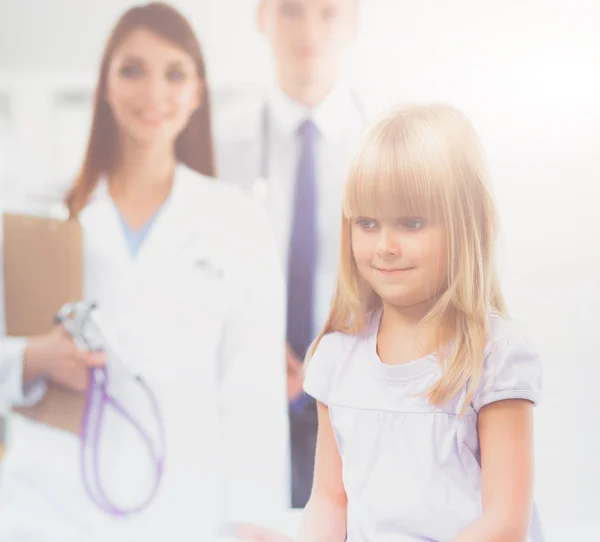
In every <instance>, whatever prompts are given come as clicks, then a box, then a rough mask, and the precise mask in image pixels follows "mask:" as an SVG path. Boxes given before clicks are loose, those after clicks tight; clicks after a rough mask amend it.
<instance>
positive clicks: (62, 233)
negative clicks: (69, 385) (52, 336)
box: [2, 213, 85, 434]
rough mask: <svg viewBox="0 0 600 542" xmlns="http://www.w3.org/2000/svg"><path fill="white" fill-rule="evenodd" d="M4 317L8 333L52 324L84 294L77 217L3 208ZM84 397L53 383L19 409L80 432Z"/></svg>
mask: <svg viewBox="0 0 600 542" xmlns="http://www.w3.org/2000/svg"><path fill="white" fill-rule="evenodd" d="M2 220H3V232H4V234H3V243H2V247H3V268H4V269H3V276H4V284H3V287H4V317H5V326H6V334H7V336H14V337H30V336H34V335H39V334H42V333H46V332H48V331H50V330H51V329H52V327H53V326H54V325H55V324H54V316H55V315H56V313H57V312H58V311H59V309H60V308H61V307H62V306H63V305H64V304H65V303H71V302H76V301H80V300H81V299H82V298H83V241H82V239H83V236H82V231H81V226H80V224H79V222H78V221H76V220H61V219H55V218H42V217H37V216H31V215H21V214H14V213H4V214H3V217H2ZM84 406H85V396H84V394H82V393H76V392H73V391H70V390H68V389H66V388H63V387H60V386H57V385H55V384H53V383H51V382H50V383H49V384H48V391H47V393H46V395H45V396H44V398H43V399H42V400H41V401H40V402H39V403H38V404H36V405H34V406H32V407H25V408H24V407H19V408H14V411H15V412H18V413H19V414H22V415H24V416H27V417H28V418H31V419H33V420H35V421H37V422H39V423H42V424H46V425H51V426H53V427H56V428H59V429H63V430H67V431H70V432H72V433H76V434H78V433H79V431H80V426H81V420H82V417H83V411H84Z"/></svg>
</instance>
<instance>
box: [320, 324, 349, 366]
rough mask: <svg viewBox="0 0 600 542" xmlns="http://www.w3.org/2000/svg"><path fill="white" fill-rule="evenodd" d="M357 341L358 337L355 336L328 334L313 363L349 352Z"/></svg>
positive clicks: (341, 333) (323, 339)
mask: <svg viewBox="0 0 600 542" xmlns="http://www.w3.org/2000/svg"><path fill="white" fill-rule="evenodd" d="M355 340H356V337H355V336H354V335H350V334H348V333H343V332H342V331H332V332H330V333H326V334H325V335H323V337H322V338H321V340H320V341H319V344H318V345H317V348H316V349H315V352H314V354H313V356H312V358H311V361H312V360H314V359H318V358H322V357H329V356H331V355H338V354H341V353H343V352H345V351H347V349H348V348H350V347H351V345H352V344H353V343H354V341H355Z"/></svg>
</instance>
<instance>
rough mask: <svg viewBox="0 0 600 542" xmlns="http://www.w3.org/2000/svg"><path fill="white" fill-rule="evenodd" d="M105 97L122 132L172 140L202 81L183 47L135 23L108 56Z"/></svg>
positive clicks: (152, 140)
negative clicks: (109, 56) (135, 27)
mask: <svg viewBox="0 0 600 542" xmlns="http://www.w3.org/2000/svg"><path fill="white" fill-rule="evenodd" d="M106 101H107V102H108V104H109V105H110V108H111V110H112V113H113V115H114V118H115V121H116V123H117V126H118V130H119V133H120V135H121V136H122V137H125V138H127V139H129V140H130V141H132V142H134V143H136V144H138V145H142V146H147V145H154V144H161V143H162V144H165V143H168V144H173V143H174V142H175V139H176V138H177V136H178V135H179V134H180V133H181V132H182V131H183V129H184V128H185V127H186V125H187V123H188V121H189V120H190V117H191V115H192V113H193V112H194V111H195V110H196V109H197V108H198V107H199V106H200V104H201V103H202V81H201V80H200V78H199V77H198V74H197V70H196V65H195V63H194V60H193V58H192V57H191V56H190V55H189V54H188V53H186V52H185V51H183V50H182V49H180V48H179V47H177V46H176V45H174V44H172V43H171V42H169V41H167V40H165V39H163V38H161V37H160V36H158V35H156V34H154V33H153V32H151V31H150V30H148V29H145V28H138V29H135V30H133V31H132V32H131V33H130V34H129V35H128V36H127V37H126V38H125V40H123V42H122V43H121V45H120V47H119V48H118V49H117V50H116V51H115V53H114V55H113V56H112V58H111V61H110V65H109V70H108V80H107V92H106Z"/></svg>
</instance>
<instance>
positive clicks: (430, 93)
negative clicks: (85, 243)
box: [0, 0, 600, 540]
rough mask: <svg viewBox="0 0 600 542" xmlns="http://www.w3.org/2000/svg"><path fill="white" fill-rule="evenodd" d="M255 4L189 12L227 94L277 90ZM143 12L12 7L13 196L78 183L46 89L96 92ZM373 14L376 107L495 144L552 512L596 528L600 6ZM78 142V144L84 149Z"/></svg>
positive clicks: (0, 21)
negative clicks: (110, 43)
mask: <svg viewBox="0 0 600 542" xmlns="http://www.w3.org/2000/svg"><path fill="white" fill-rule="evenodd" d="M255 3H256V1H255V0H185V1H184V0H181V1H179V2H174V4H176V5H177V6H180V7H182V9H183V10H184V12H185V13H186V14H188V15H189V16H190V18H191V20H192V21H193V23H194V25H195V27H196V28H197V29H198V32H199V34H200V36H201V38H202V41H203V44H204V48H205V51H206V53H207V55H208V61H209V73H210V76H211V79H212V81H213V86H214V87H217V88H224V87H226V86H229V85H238V86H239V85H253V86H255V85H258V84H261V83H263V82H265V81H267V80H269V79H270V76H269V65H270V64H269V60H268V57H267V54H266V50H265V47H264V44H263V43H262V42H261V40H260V38H259V36H257V35H256V33H255V31H254V13H253V11H254V5H255ZM130 4H131V2H127V1H118V0H110V1H108V0H94V1H92V0H87V1H85V2H82V1H81V0H0V74H1V75H0V94H2V88H3V85H4V88H5V89H7V88H8V89H10V88H13V87H19V89H20V90H22V91H24V92H26V93H27V94H21V95H20V96H21V98H19V99H18V100H17V101H16V102H15V104H16V105H15V107H14V108H13V109H11V115H12V116H11V118H10V121H11V124H10V125H11V126H12V128H11V130H12V131H11V134H12V135H11V137H12V139H11V141H12V143H11V145H12V147H11V152H10V153H9V158H10V157H13V156H14V157H15V158H16V161H15V162H13V163H12V165H10V164H9V167H7V166H5V169H8V170H9V172H10V180H11V181H12V182H13V183H15V184H18V185H19V186H24V185H27V184H30V185H31V186H32V187H33V186H34V185H35V183H38V184H37V188H38V189H39V188H40V187H41V185H42V184H44V183H47V182H49V181H50V180H51V179H54V178H56V177H57V176H59V177H60V176H63V177H64V175H65V174H66V172H67V170H68V169H69V167H70V166H69V165H68V164H70V163H71V162H69V156H68V154H69V152H70V149H71V148H72V149H73V160H72V163H74V164H76V163H77V161H78V158H76V155H78V154H79V153H80V152H81V149H82V138H83V137H84V134H85V131H86V124H85V122H86V120H85V119H86V118H87V117H86V115H87V113H86V111H87V109H86V106H85V102H84V105H83V107H82V108H81V109H80V112H79V113H72V115H74V118H75V117H76V119H75V120H73V119H72V122H71V123H67V120H68V119H67V117H68V115H69V113H65V115H64V116H63V115H58V117H60V119H62V120H57V119H58V117H56V109H55V108H54V109H52V108H50V109H49V108H48V106H47V99H48V96H47V92H48V91H44V90H43V88H50V87H51V86H52V85H54V86H55V87H56V86H57V82H60V81H61V80H62V81H63V82H65V85H62V84H61V85H58V86H62V87H64V89H69V88H83V89H84V90H85V89H87V90H88V91H89V89H90V88H91V86H92V85H93V81H94V77H95V73H94V72H95V67H96V66H95V64H96V62H97V60H98V57H99V54H100V49H101V46H102V43H103V41H104V39H105V35H106V33H107V31H108V29H109V27H110V25H111V24H112V23H113V21H114V19H115V18H116V16H117V15H118V14H119V12H120V11H121V10H122V9H123V8H124V7H125V6H127V5H130ZM362 4H363V16H362V28H361V37H360V41H359V44H358V45H357V47H356V51H355V54H354V59H353V63H352V69H351V72H350V73H351V76H352V78H353V80H354V81H355V82H356V84H357V85H358V86H359V87H360V88H361V89H363V91H364V92H365V93H366V94H367V97H368V100H369V102H371V103H372V104H375V105H383V104H389V103H392V102H396V101H424V100H446V101H450V102H453V103H455V104H457V105H459V106H460V107H462V108H463V109H464V110H465V111H466V112H467V113H468V114H469V115H470V116H471V118H472V119H473V121H474V123H475V124H476V126H477V127H478V129H479V131H480V133H481V135H482V137H483V140H484V144H485V146H486V148H487V151H488V155H489V160H490V165H491V169H492V173H493V176H494V179H495V182H496V187H497V193H498V199H499V204H500V208H501V213H502V219H503V238H502V246H501V254H500V255H501V268H502V275H503V279H504V284H505V288H506V293H507V297H508V301H509V304H510V307H511V308H512V313H513V315H514V316H515V317H517V318H518V319H519V320H521V321H522V322H523V324H524V325H525V326H526V328H527V329H528V330H529V332H530V335H531V338H532V340H533V342H534V343H536V345H537V346H538V348H539V350H540V351H541V352H542V354H543V355H544V359H545V362H546V365H545V367H546V389H545V392H546V393H545V402H544V403H543V404H542V406H541V407H540V408H539V409H538V411H537V461H538V486H537V489H538V502H539V504H540V507H541V509H542V512H543V513H544V514H545V515H546V516H547V517H548V518H552V519H555V518H557V517H561V518H565V520H574V521H578V522H585V521H590V522H591V521H596V520H597V518H596V515H597V511H596V508H597V504H598V503H599V502H600V501H599V497H598V493H597V491H598V488H599V487H600V463H599V460H598V458H600V431H598V430H597V427H598V424H597V423H596V422H595V418H596V415H597V414H598V413H600V393H598V392H597V391H596V388H597V386H598V382H600V361H599V359H598V354H597V351H598V348H597V345H596V338H597V337H598V336H599V333H598V330H600V317H599V316H598V309H597V307H598V306H600V242H599V239H600V212H598V202H599V201H600V194H599V191H598V190H599V189H598V185H599V184H600V173H599V168H598V155H599V149H600V144H599V140H600V139H599V137H598V128H597V127H598V126H600V69H599V68H600V60H599V59H600V37H599V36H600V31H599V30H598V29H600V3H599V2H597V0H569V1H568V2H567V1H566V0H565V1H563V2H552V1H551V0H503V1H502V2H496V1H481V0H453V1H452V2H446V1H444V0H419V1H418V2H415V1H408V0H363V2H362ZM34 12H35V14H36V18H37V16H38V15H40V17H39V19H36V20H34V18H33V16H32V14H33V13H34ZM19 74H20V75H19ZM69 80H72V81H71V82H69ZM35 81H45V83H44V84H45V85H46V86H45V87H44V85H37V86H36V84H34V82H35ZM44 93H45V94H44ZM12 96H13V97H14V94H12ZM45 101H46V102H45ZM53 107H54V106H53ZM76 110H77V108H76V107H75V108H72V111H76ZM49 111H51V112H49ZM52 111H53V112H52ZM53 115H55V116H54V117H53ZM0 116H1V113H0ZM65 119H67V120H65ZM60 122H63V126H64V127H65V128H64V129H63V132H64V134H65V135H64V138H63V146H62V147H61V149H63V150H62V151H61V152H66V153H67V156H65V157H63V158H62V159H57V158H56V153H55V152H54V151H53V150H51V149H55V147H52V134H53V130H54V128H48V127H55V126H57V123H58V124H60ZM1 124H2V121H1V120H0V132H1V130H2V128H1ZM40 126H42V129H39V128H40ZM77 126H78V127H79V128H76V127H77ZM44 127H45V128H44ZM69 127H73V128H69ZM71 130H73V131H74V133H75V132H77V134H78V135H77V136H74V137H73V141H71V142H70V143H69V140H68V137H69V133H70V131H71ZM61 133H62V132H61ZM1 138H2V135H1V134H0V141H1V140H2V139H1ZM64 149H66V151H65V150H64ZM2 156H3V154H2V151H1V150H0V158H1V157H2ZM34 158H35V159H34ZM61 168H62V169H61ZM2 169H3V168H2V167H0V175H2ZM6 182H8V180H6ZM549 534H551V533H549ZM599 536H600V532H599ZM565 540H566V538H565Z"/></svg>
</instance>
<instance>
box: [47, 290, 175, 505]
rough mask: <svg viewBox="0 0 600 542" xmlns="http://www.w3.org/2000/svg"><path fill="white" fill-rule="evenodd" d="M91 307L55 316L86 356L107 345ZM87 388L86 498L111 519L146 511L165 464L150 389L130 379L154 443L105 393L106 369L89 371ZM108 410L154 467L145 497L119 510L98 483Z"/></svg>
mask: <svg viewBox="0 0 600 542" xmlns="http://www.w3.org/2000/svg"><path fill="white" fill-rule="evenodd" d="M96 309H97V307H96V305H95V304H94V303H89V302H86V301H82V302H78V303H69V304H67V305H65V306H63V308H62V309H61V310H60V311H59V313H58V314H57V315H56V322H57V323H60V324H62V325H63V326H64V327H65V329H66V330H67V331H68V332H69V334H70V335H71V336H72V337H73V340H74V341H75V343H76V344H77V345H78V346H79V348H81V349H83V350H86V351H88V352H94V351H100V350H107V346H108V343H107V341H106V339H105V337H104V335H103V334H102V331H101V328H100V326H99V325H98V322H97V320H96V319H95V318H94V311H95V310H96ZM89 376H90V379H89V386H88V390H87V394H86V402H85V410H84V414H83V420H82V424H81V431H80V437H81V476H82V481H83V485H84V487H85V490H86V492H87V494H88V495H89V497H90V499H91V500H92V501H93V503H94V504H95V505H96V506H97V507H98V508H100V509H101V510H103V511H104V512H106V513H107V514H111V515H115V516H126V515H131V514H135V513H137V512H141V511H142V510H144V509H145V508H147V507H148V506H149V505H150V503H151V502H152V501H153V499H154V497H155V496H156V494H157V492H158V489H159V486H160V483H161V480H162V476H163V467H164V461H165V431H164V423H163V420H162V415H161V412H160V408H159V406H158V401H157V399H156V396H155V394H154V393H153V392H152V390H151V388H150V387H149V386H148V384H147V383H146V382H145V380H144V379H143V378H142V377H141V376H139V375H130V376H131V377H132V378H133V379H134V382H135V384H136V385H137V386H139V388H140V390H141V391H142V392H143V393H144V394H145V396H146V397H147V398H148V401H149V404H150V408H151V411H152V416H153V418H154V420H155V421H156V424H157V428H158V439H157V440H158V443H155V442H153V439H152V437H151V436H150V435H149V433H148V432H147V431H146V430H145V429H144V428H143V427H142V425H141V424H140V423H139V422H138V421H136V420H135V418H134V417H133V416H132V415H131V414H130V413H129V412H128V411H127V409H126V408H125V407H123V405H122V404H121V403H120V402H119V401H118V400H117V399H115V398H114V397H112V396H111V395H110V393H109V391H108V385H109V370H108V368H107V367H106V366H104V367H100V368H93V369H90V375H89ZM109 407H110V408H112V409H114V410H115V411H116V413H117V414H118V415H119V416H120V417H121V418H122V419H123V420H124V421H126V422H127V423H128V424H129V426H131V428H132V429H133V430H134V431H135V432H136V433H137V434H138V435H139V436H140V437H141V439H142V441H143V443H144V445H145V447H146V448H147V450H148V452H149V454H150V456H151V460H152V464H153V467H154V469H153V470H154V478H153V483H152V486H151V487H150V489H149V491H148V494H147V495H146V496H145V497H144V498H143V499H140V502H138V503H136V504H135V505H132V506H130V507H128V508H123V507H119V506H118V505H116V504H114V502H112V501H111V500H110V498H109V497H108V495H107V492H106V491H105V489H104V487H103V485H102V483H101V481H100V437H101V428H102V424H103V421H104V415H105V413H106V410H107V409H108V408H109Z"/></svg>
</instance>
